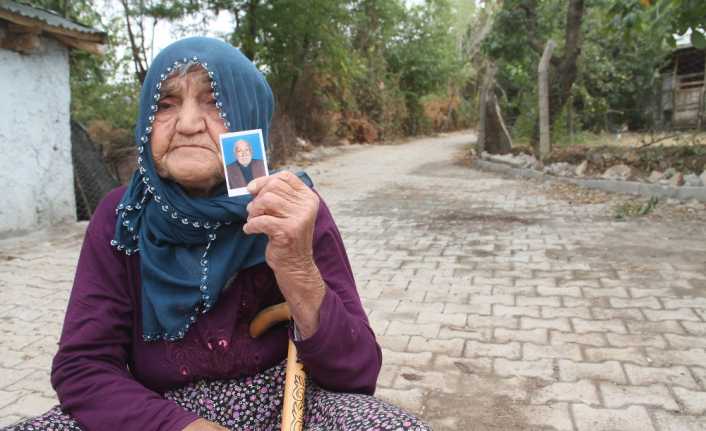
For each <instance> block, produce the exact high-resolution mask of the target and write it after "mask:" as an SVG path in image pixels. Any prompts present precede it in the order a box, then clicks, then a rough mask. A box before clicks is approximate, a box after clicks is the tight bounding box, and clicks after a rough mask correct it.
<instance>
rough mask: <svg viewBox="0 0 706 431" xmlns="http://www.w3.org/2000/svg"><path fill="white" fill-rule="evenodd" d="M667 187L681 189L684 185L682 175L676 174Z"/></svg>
mask: <svg viewBox="0 0 706 431" xmlns="http://www.w3.org/2000/svg"><path fill="white" fill-rule="evenodd" d="M669 185H670V186H672V187H681V186H683V185H684V175H683V174H682V173H681V172H677V173H676V174H675V175H674V176H673V177H671V178H670V179H669Z"/></svg>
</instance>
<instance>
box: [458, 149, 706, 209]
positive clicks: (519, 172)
mask: <svg viewBox="0 0 706 431" xmlns="http://www.w3.org/2000/svg"><path fill="white" fill-rule="evenodd" d="M471 167H472V168H476V169H480V170H484V171H490V172H496V173H502V174H509V175H512V176H514V177H520V178H535V179H539V180H542V181H559V182H564V183H571V184H575V185H577V186H579V187H584V188H589V189H598V190H603V191H606V192H612V193H627V194H631V195H640V196H646V197H655V198H659V199H670V198H671V199H678V200H680V201H687V200H690V199H695V200H697V201H699V202H704V203H706V187H689V186H682V187H671V186H667V185H661V184H647V183H641V182H637V181H615V180H605V179H581V178H569V177H556V176H553V175H547V174H544V173H542V172H537V171H535V170H533V169H528V168H516V167H512V166H510V165H507V164H504V163H498V162H489V161H487V160H474V161H473V162H472V163H471Z"/></svg>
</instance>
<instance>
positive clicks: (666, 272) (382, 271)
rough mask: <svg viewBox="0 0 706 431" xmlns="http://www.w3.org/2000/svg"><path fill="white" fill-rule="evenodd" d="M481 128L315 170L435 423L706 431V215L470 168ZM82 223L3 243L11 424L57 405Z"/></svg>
mask: <svg viewBox="0 0 706 431" xmlns="http://www.w3.org/2000/svg"><path fill="white" fill-rule="evenodd" d="M472 139H473V136H472V135H468V134H466V135H464V134H455V135H449V136H447V137H443V138H436V139H425V140H417V141H413V142H410V143H407V144H403V145H392V146H376V147H363V148H357V149H353V150H348V151H346V152H344V153H343V154H342V155H340V156H337V157H334V158H332V159H329V160H326V161H323V162H318V163H316V164H314V165H312V166H310V167H309V168H308V171H309V173H310V174H311V175H312V177H313V178H314V180H315V182H316V184H317V187H318V188H319V190H320V191H321V193H322V195H323V196H324V197H325V199H326V200H327V202H328V203H329V205H330V206H331V207H332V211H333V213H334V216H335V217H336V219H337V222H338V224H339V227H340V229H341V232H342V234H343V237H344V241H345V243H346V247H347V250H348V252H349V255H350V258H351V262H352V265H353V267H354V271H355V273H356V278H357V281H358V286H359V291H360V294H361V296H362V297H363V300H364V303H365V306H366V309H367V310H368V312H369V316H370V320H371V322H372V324H373V326H374V328H375V331H376V333H377V334H378V337H379V341H380V343H381V345H382V346H383V350H384V365H383V370H382V373H381V376H380V379H379V385H378V392H377V394H378V396H380V397H382V398H385V399H388V400H391V401H393V402H395V403H398V404H401V405H403V406H404V407H406V408H408V409H410V410H412V411H414V412H416V413H418V414H420V415H421V416H422V417H424V418H425V419H427V420H428V421H429V422H430V423H432V424H433V425H434V427H435V429H437V430H443V429H450V430H451V429H459V430H467V429H469V430H470V429H474V430H526V429H555V430H579V431H583V430H591V431H599V430H639V431H649V430H706V252H705V250H706V227H705V226H706V225H705V224H704V223H703V222H697V221H688V220H680V221H679V222H667V221H663V220H659V219H650V218H641V219H631V220H628V221H627V222H616V221H614V220H613V218H612V217H611V208H610V205H611V201H607V202H605V201H604V202H602V203H601V201H600V200H599V203H580V204H578V203H576V202H585V201H587V200H582V199H571V198H567V197H566V196H564V197H561V198H558V197H557V196H556V195H555V194H553V193H550V191H551V190H550V188H548V187H547V186H546V185H542V184H538V183H534V182H526V181H520V180H515V179H506V178H502V177H499V176H497V175H494V174H489V173H484V172H478V171H474V170H471V169H469V168H468V167H465V166H463V165H461V164H458V163H456V162H454V159H455V155H456V154H457V153H458V152H459V151H460V150H461V149H462V148H463V146H464V144H466V143H468V142H470V141H471V140H472ZM83 228H84V226H83V225H75V226H67V227H64V228H62V229H56V230H53V231H51V232H40V233H37V234H35V235H33V236H31V237H25V238H23V239H21V240H18V239H14V240H6V241H3V242H0V289H1V291H0V322H1V323H2V325H0V350H1V352H2V354H1V355H0V425H2V424H7V423H10V422H12V421H14V420H17V419H18V418H20V417H22V416H26V415H32V414H37V413H40V412H42V411H43V410H46V409H47V408H48V407H49V406H51V405H52V404H53V403H54V402H55V399H54V398H53V393H52V391H51V388H50V386H49V383H48V375H47V370H48V368H49V362H50V359H51V355H52V353H53V350H54V349H55V341H56V337H57V334H58V332H59V330H60V324H61V318H62V311H63V308H64V306H65V302H66V299H67V294H68V291H69V288H70V284H71V278H72V276H73V266H74V264H75V259H76V257H77V252H78V247H79V245H80V239H81V233H82V229H83Z"/></svg>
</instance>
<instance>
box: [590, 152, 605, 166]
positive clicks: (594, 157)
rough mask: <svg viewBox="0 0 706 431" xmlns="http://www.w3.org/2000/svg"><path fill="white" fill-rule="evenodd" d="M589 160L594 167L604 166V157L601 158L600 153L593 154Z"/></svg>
mask: <svg viewBox="0 0 706 431" xmlns="http://www.w3.org/2000/svg"><path fill="white" fill-rule="evenodd" d="M588 159H589V160H590V161H591V163H593V164H594V165H601V164H603V156H601V155H600V154H598V153H592V154H591V155H590V156H589V157H588Z"/></svg>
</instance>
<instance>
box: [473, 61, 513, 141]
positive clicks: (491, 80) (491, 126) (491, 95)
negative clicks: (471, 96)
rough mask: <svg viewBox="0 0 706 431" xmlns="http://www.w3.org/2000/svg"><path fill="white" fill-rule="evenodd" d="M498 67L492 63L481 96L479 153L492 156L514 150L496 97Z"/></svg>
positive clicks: (487, 70) (484, 80) (485, 77)
mask: <svg viewBox="0 0 706 431" xmlns="http://www.w3.org/2000/svg"><path fill="white" fill-rule="evenodd" d="M496 73H497V67H496V66H495V64H493V63H491V64H489V65H488V68H487V69H486V72H485V76H484V77H483V86H482V88H481V94H480V126H479V130H478V152H481V153H482V152H483V151H486V152H488V153H491V154H506V153H509V152H510V149H511V148H512V140H511V139H510V133H509V132H508V130H507V127H506V126H505V122H504V121H503V118H502V113H501V112H500V106H499V105H498V100H497V97H495V74H496Z"/></svg>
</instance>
